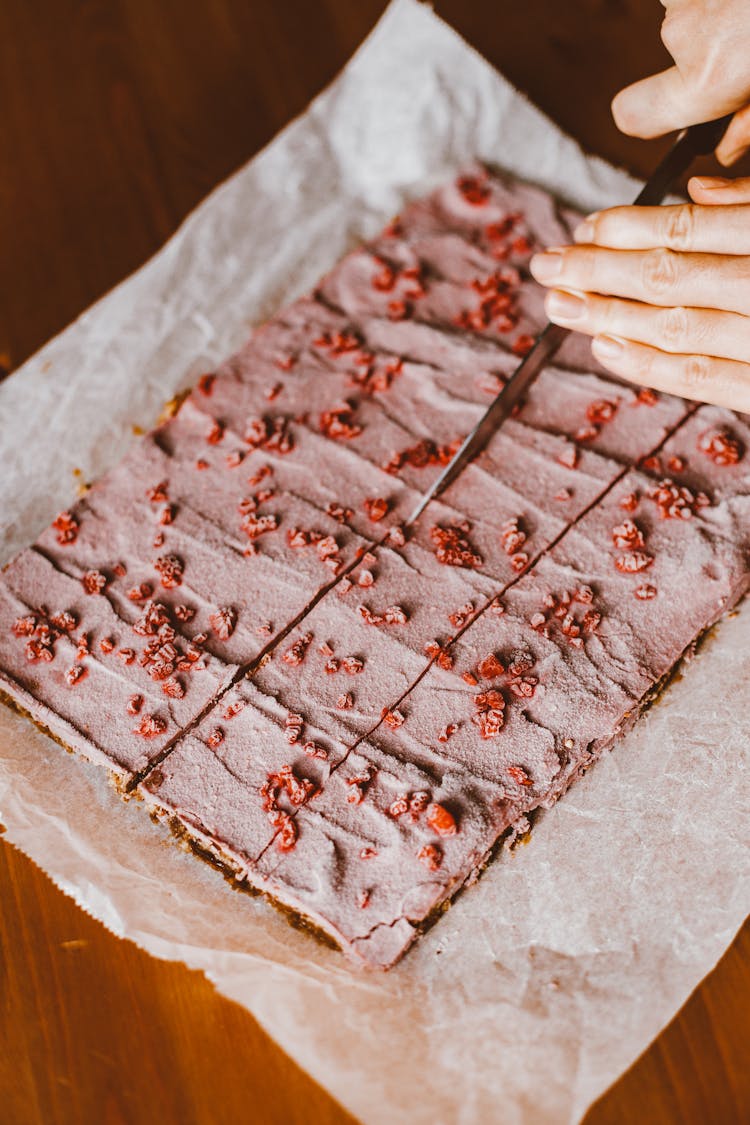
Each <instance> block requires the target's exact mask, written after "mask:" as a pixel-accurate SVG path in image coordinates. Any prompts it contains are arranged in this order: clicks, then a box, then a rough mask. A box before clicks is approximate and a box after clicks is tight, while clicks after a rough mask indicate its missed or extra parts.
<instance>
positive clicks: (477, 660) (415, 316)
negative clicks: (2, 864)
mask: <svg viewBox="0 0 750 1125" xmlns="http://www.w3.org/2000/svg"><path fill="white" fill-rule="evenodd" d="M575 218H576V217H575V216H573V215H572V214H568V213H566V212H564V211H562V210H561V209H560V208H559V207H558V206H557V205H556V204H555V203H554V201H553V200H552V199H550V197H549V196H547V195H545V194H544V193H543V192H541V191H538V190H536V189H534V188H531V187H528V186H525V185H521V184H517V183H510V182H508V181H506V180H504V179H501V178H500V177H498V176H495V175H492V174H490V173H489V172H487V171H486V170H484V169H481V168H474V169H470V170H469V171H467V172H466V173H465V174H463V175H461V176H459V177H458V178H457V179H456V180H455V181H453V182H451V183H450V184H447V185H446V186H445V187H443V188H442V189H440V190H439V191H437V192H435V193H433V195H431V196H430V197H429V198H427V199H425V200H423V201H420V202H417V203H415V204H413V205H411V206H410V207H408V208H407V209H406V210H405V211H404V213H403V214H402V215H401V216H400V217H399V218H398V219H397V220H395V221H394V222H393V223H392V224H391V225H390V226H389V227H388V228H387V229H386V230H385V231H384V232H383V233H382V234H381V235H380V236H379V237H378V238H376V239H375V240H373V242H372V243H370V244H369V245H367V246H364V247H362V248H360V249H358V250H356V251H354V252H353V253H352V254H350V255H348V257H346V258H345V259H344V260H343V261H342V262H340V263H339V264H338V265H337V266H336V267H335V268H334V269H333V270H332V271H331V273H330V274H329V275H328V276H327V277H326V278H324V279H323V281H322V282H321V283H320V285H319V287H318V288H317V289H316V290H315V292H314V293H312V294H311V295H310V296H307V297H303V298H301V299H300V300H298V301H296V302H295V303H294V304H292V305H290V306H289V307H288V308H286V309H284V310H282V311H281V312H279V313H278V314H277V315H276V316H275V317H274V318H273V319H272V320H271V321H270V322H269V323H268V324H266V325H265V326H264V327H263V328H261V329H259V330H258V331H256V332H254V333H253V335H252V336H251V338H250V339H249V340H248V342H247V344H246V345H245V346H244V347H243V348H242V349H241V351H240V352H238V353H237V354H236V355H234V356H232V357H231V358H230V359H229V360H227V361H226V362H225V363H224V364H222V365H221V367H220V368H219V369H218V370H217V371H216V372H212V373H210V374H206V375H205V376H203V377H202V378H201V380H200V381H199V383H198V385H197V386H196V387H195V388H194V389H193V391H192V392H191V394H190V395H189V396H188V397H187V398H186V399H185V401H184V402H183V403H182V404H181V406H180V408H179V410H178V411H177V413H176V415H175V416H174V417H172V418H171V419H170V420H169V421H167V422H165V423H164V424H163V425H161V426H159V427H158V428H156V429H155V430H154V431H152V433H150V434H148V435H146V436H145V437H144V438H143V439H141V440H139V441H137V442H136V443H135V444H134V446H133V448H132V449H131V451H130V453H129V454H128V456H127V457H126V458H125V460H124V461H122V462H121V463H120V464H119V465H118V466H117V467H116V468H115V469H113V470H112V471H111V472H110V473H109V474H107V476H105V477H104V478H103V479H102V480H100V481H99V482H98V483H97V484H95V485H94V486H93V487H92V488H91V490H90V491H89V492H88V494H87V495H86V496H85V497H84V498H83V499H82V500H80V501H79V502H78V503H77V504H76V505H75V506H74V507H73V508H71V509H70V511H68V512H64V513H61V514H60V515H59V516H58V518H57V519H56V520H55V522H54V524H53V525H52V526H51V527H50V528H48V529H47V530H46V531H45V532H44V533H43V534H42V535H41V536H40V537H39V539H38V540H37V541H36V543H34V544H33V545H32V546H31V547H29V548H28V549H26V550H25V551H23V552H22V553H21V554H20V555H18V556H17V557H16V558H15V559H13V560H12V561H11V563H10V564H9V565H8V566H7V567H6V569H5V571H4V572H3V574H2V576H1V578H0V682H1V683H2V688H3V691H4V693H5V695H6V696H7V698H8V699H9V701H11V702H12V703H14V704H15V705H17V706H19V707H20V708H22V709H23V710H24V711H26V712H27V713H28V714H29V715H30V716H31V718H32V719H34V720H35V721H36V722H37V723H38V724H40V725H41V726H43V727H44V728H45V729H47V730H48V731H50V732H51V733H52V734H53V735H54V736H55V737H57V738H58V739H59V740H60V741H61V742H62V743H63V744H64V745H66V746H67V747H69V748H73V749H75V750H77V751H79V752H80V753H82V754H83V755H85V756H86V757H87V758H89V759H91V760H92V761H95V762H99V763H101V764H103V765H105V766H106V767H107V768H108V769H109V770H110V771H112V773H113V774H114V776H115V777H116V779H117V781H118V784H119V786H120V788H121V789H122V790H123V791H124V792H126V793H137V794H138V795H139V796H141V797H142V798H143V800H144V801H145V802H146V804H147V806H148V807H149V809H151V810H152V811H153V812H154V813H155V814H156V815H158V816H166V817H168V818H169V819H170V822H171V824H172V826H173V827H174V828H175V830H176V831H179V832H180V833H181V834H186V835H187V836H188V837H189V838H190V839H191V840H192V841H193V842H194V843H195V845H196V847H197V848H199V849H200V850H201V851H203V852H208V853H210V854H211V855H212V856H214V857H215V858H216V859H217V860H219V861H220V862H221V863H222V864H223V865H224V866H226V867H227V868H229V869H230V870H231V871H232V872H233V873H234V875H235V877H236V879H237V881H238V883H239V884H240V885H246V886H248V887H249V888H254V889H260V890H262V891H264V892H266V893H267V894H268V895H269V896H270V897H271V898H272V899H273V900H274V901H275V902H277V903H279V904H281V905H283V906H284V907H286V908H288V909H289V910H291V911H292V912H293V913H295V914H296V915H299V916H300V917H302V918H303V919H306V920H308V921H309V922H311V923H312V924H313V925H314V926H315V927H317V928H318V929H319V930H320V931H323V932H324V933H325V934H327V935H329V936H330V937H332V938H333V939H334V940H335V941H336V942H337V943H338V944H339V945H340V946H341V947H342V948H343V949H344V950H345V951H346V952H347V953H349V954H350V955H351V956H352V957H353V958H355V959H356V960H357V961H358V962H359V963H360V964H365V965H367V966H371V967H379V968H388V967H389V966H390V965H392V964H393V963H394V962H395V961H396V960H397V959H398V958H399V956H400V955H401V954H402V953H403V952H404V951H405V949H406V948H407V947H408V946H409V945H410V944H411V942H412V941H413V940H414V939H415V937H416V936H417V935H418V934H419V933H420V931H421V930H422V929H424V927H425V926H426V925H427V924H428V923H429V922H430V921H431V920H432V919H434V918H435V917H436V916H437V914H438V912H439V910H440V909H441V908H442V907H443V906H444V905H445V904H447V902H448V900H449V899H450V897H451V896H452V895H453V894H455V893H456V892H457V891H458V890H459V889H460V888H461V887H462V886H464V885H465V884H467V883H468V882H471V881H473V879H474V878H475V877H476V876H477V874H478V873H479V872H480V870H481V869H482V867H483V865H484V864H485V863H486V861H487V859H488V858H489V856H490V855H491V854H492V852H493V850H494V849H495V848H496V846H497V844H498V841H499V840H500V839H501V838H503V837H510V838H514V837H515V836H517V835H519V834H522V833H525V832H527V831H528V829H529V825H530V817H531V815H532V814H533V813H534V811H535V810H537V809H539V808H540V807H543V808H548V807H550V806H551V805H552V804H553V803H554V802H555V801H556V800H557V799H558V797H559V796H560V795H561V794H562V793H563V792H564V791H565V789H566V788H567V787H568V786H569V785H570V784H571V782H572V781H573V780H574V779H575V778H576V777H578V776H579V775H580V774H581V773H582V772H583V771H584V770H585V769H586V768H587V767H588V766H589V765H590V764H591V762H592V761H594V760H595V759H596V757H597V756H598V755H599V754H601V753H602V752H603V750H605V749H607V748H609V747H610V746H611V745H612V743H613V741H614V739H615V738H616V736H617V735H618V734H619V733H621V732H622V731H624V730H626V729H627V728H628V727H629V726H630V725H631V724H632V723H633V722H634V721H635V720H636V718H637V716H638V715H639V713H640V711H641V710H642V708H643V706H644V705H645V704H646V703H647V702H648V701H649V700H650V699H651V698H653V696H654V694H655V691H656V689H657V687H658V685H659V684H660V682H661V681H662V680H663V678H664V677H665V676H666V675H667V674H668V673H669V672H670V670H671V669H672V668H673V667H674V665H675V663H676V662H677V661H678V660H679V658H680V657H681V656H682V655H683V654H684V653H685V652H689V651H690V650H691V646H693V645H694V643H695V640H696V638H697V637H698V636H699V635H700V634H701V633H702V632H703V631H704V630H705V629H706V628H707V627H708V626H710V625H711V624H712V623H713V622H714V621H716V620H717V619H718V618H719V617H720V616H721V615H722V614H723V613H724V612H726V611H727V610H728V609H729V608H730V607H731V606H732V605H734V604H735V603H736V602H737V600H738V599H739V598H740V597H741V596H742V594H743V593H744V592H745V590H746V588H747V552H748V547H749V546H750V544H749V543H748V539H749V538H750V530H749V529H750V513H749V511H748V505H749V504H750V469H748V464H749V463H748V460H747V458H746V457H745V456H744V454H745V450H746V449H747V448H748V443H749V442H750V431H749V430H748V426H747V423H746V422H745V420H744V419H742V418H740V417H738V416H737V415H735V414H732V413H730V412H728V411H724V410H718V409H715V408H709V407H700V408H698V407H696V406H695V405H691V404H688V403H685V402H683V401H682V400H680V399H675V398H670V397H668V396H664V395H656V394H652V393H651V392H637V391H636V390H634V389H633V388H631V387H626V386H624V385H621V384H619V383H618V382H616V381H614V380H611V379H608V378H607V377H605V376H604V375H603V373H602V372H601V371H599V370H595V369H594V365H593V363H592V361H591V360H590V359H589V353H588V347H587V345H586V342H585V341H583V340H582V339H578V338H571V339H570V340H569V341H567V342H566V345H565V347H564V348H563V349H562V351H561V352H560V355H559V357H558V358H557V360H556V362H555V365H554V367H550V368H548V369H547V370H546V371H545V372H544V373H543V374H542V375H541V376H540V377H539V379H538V380H537V382H536V384H535V385H534V387H533V388H532V390H531V391H530V393H529V396H528V399H527V401H526V403H525V404H524V405H523V407H522V408H521V410H520V411H518V412H517V414H516V416H515V417H513V418H511V419H509V420H508V421H507V422H506V424H505V425H504V426H503V428H502V430H501V431H500V432H499V433H497V434H496V435H495V437H494V438H493V440H492V441H491V442H490V443H489V445H488V447H487V449H486V450H485V451H484V453H483V454H482V455H481V456H480V457H479V458H478V459H477V460H476V462H475V463H474V464H472V465H470V466H469V467H468V468H467V469H466V470H465V471H464V473H463V474H462V476H461V477H460V478H459V479H458V480H457V481H456V482H454V484H453V485H452V486H451V487H450V488H449V489H448V490H447V491H446V493H445V494H444V495H443V496H442V497H441V498H440V499H439V500H438V501H434V502H433V503H431V504H430V505H429V506H428V508H427V510H426V511H425V513H424V515H423V516H422V517H421V519H420V520H419V521H418V523H417V525H416V526H415V527H413V528H409V529H407V530H404V527H403V525H404V523H405V521H406V519H407V517H408V515H409V513H410V512H411V511H412V510H413V508H414V507H415V505H416V502H417V499H418V497H419V495H420V493H421V492H422V491H424V489H426V488H427V487H428V486H429V484H430V483H431V481H432V480H433V479H434V477H435V474H437V473H438V472H439V471H440V469H441V467H442V466H443V465H444V464H445V463H446V462H447V460H448V459H449V458H450V456H451V455H452V452H453V451H454V449H455V448H456V444H457V442H459V441H460V440H461V438H462V437H463V436H464V435H465V434H466V433H467V432H468V430H469V429H470V428H471V427H472V426H473V425H474V423H475V422H476V421H477V419H478V418H479V417H480V416H481V413H482V411H483V409H484V408H485V406H486V405H487V404H488V403H489V401H491V398H492V396H493V395H494V394H496V393H497V390H498V389H499V388H500V387H501V386H502V383H503V380H504V378H505V377H507V376H508V374H510V372H512V370H513V368H514V366H515V365H516V363H517V362H518V357H519V356H520V355H522V354H524V353H525V352H526V351H527V350H528V348H529V347H530V346H531V343H532V341H533V336H534V335H535V334H536V333H537V332H538V331H539V329H540V327H541V326H542V323H543V320H544V314H543V303H542V302H543V295H542V292H541V290H540V289H539V288H538V287H537V286H536V285H534V283H533V282H531V281H530V279H529V276H528V273H527V270H526V264H527V262H528V258H529V256H530V254H531V253H532V251H533V249H534V248H535V247H537V246H543V245H549V244H556V243H560V242H564V241H567V240H568V239H569V224H570V222H571V221H574V220H575ZM561 862H564V860H561Z"/></svg>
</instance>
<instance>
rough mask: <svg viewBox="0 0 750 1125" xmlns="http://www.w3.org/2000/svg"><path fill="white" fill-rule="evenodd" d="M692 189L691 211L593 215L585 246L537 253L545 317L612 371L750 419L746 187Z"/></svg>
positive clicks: (534, 265) (718, 184)
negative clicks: (576, 335)
mask: <svg viewBox="0 0 750 1125" xmlns="http://www.w3.org/2000/svg"><path fill="white" fill-rule="evenodd" d="M688 190H689V192H690V196H691V198H692V199H693V200H694V201H695V203H694V204H689V203H688V204H682V205H679V206H676V207H613V208H612V209H611V210H608V211H600V212H597V213H596V214H593V215H589V216H588V218H587V219H585V220H584V222H583V223H582V224H581V225H580V226H579V227H578V229H577V230H576V232H575V234H574V238H575V240H576V242H577V243H579V244H581V245H578V246H568V247H562V248H557V249H553V250H548V251H546V252H545V253H543V254H536V255H535V256H534V257H533V258H532V260H531V272H532V274H533V276H534V277H535V278H536V279H537V281H540V282H541V283H542V285H546V286H547V287H549V288H550V289H551V292H550V293H548V295H547V298H546V302H545V304H546V309H547V315H548V316H549V318H550V320H553V321H554V322H555V323H556V324H562V325H564V326H565V327H566V328H572V329H575V330H576V331H578V332H584V333H586V334H587V335H589V336H593V337H594V340H593V343H592V351H593V353H594V355H595V356H596V358H597V359H598V360H599V362H600V363H601V364H602V365H603V366H604V367H606V368H607V369H608V370H609V371H612V372H613V373H614V374H616V375H619V376H621V377H623V378H625V379H630V380H631V381H632V382H634V383H640V384H643V385H645V386H649V387H654V388H656V389H657V390H662V391H666V392H669V393H670V394H676V395H681V396H682V397H683V398H690V399H697V400H699V401H701V402H711V403H714V404H715V405H717V406H725V407H729V408H730V409H732V410H740V411H745V412H750V179H744V180H717V179H713V180H708V179H704V180H701V179H697V178H694V179H692V180H691V181H690V183H689V184H688ZM610 294H611V296H610Z"/></svg>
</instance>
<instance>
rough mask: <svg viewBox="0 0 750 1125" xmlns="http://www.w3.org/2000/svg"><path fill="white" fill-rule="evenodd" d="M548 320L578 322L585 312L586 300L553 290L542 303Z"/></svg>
mask: <svg viewBox="0 0 750 1125" xmlns="http://www.w3.org/2000/svg"><path fill="white" fill-rule="evenodd" d="M544 307H545V309H546V310H547V316H548V317H549V318H550V320H580V319H581V317H582V316H584V314H585V312H586V300H585V298H584V297H579V296H578V294H576V293H567V292H565V290H563V289H553V290H552V292H551V293H548V294H547V297H546V299H545V302H544Z"/></svg>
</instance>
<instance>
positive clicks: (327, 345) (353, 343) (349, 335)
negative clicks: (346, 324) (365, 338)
mask: <svg viewBox="0 0 750 1125" xmlns="http://www.w3.org/2000/svg"><path fill="white" fill-rule="evenodd" d="M360 343H361V340H360V338H359V336H357V335H355V333H354V332H324V333H323V335H322V336H318V337H317V339H315V340H313V346H314V347H316V348H320V349H321V350H325V351H329V352H330V353H331V355H345V354H346V353H347V352H355V351H357V349H358V348H359V346H360Z"/></svg>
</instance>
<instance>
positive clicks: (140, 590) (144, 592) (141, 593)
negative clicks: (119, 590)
mask: <svg viewBox="0 0 750 1125" xmlns="http://www.w3.org/2000/svg"><path fill="white" fill-rule="evenodd" d="M153 592H154V588H153V586H152V585H151V583H150V582H141V584H140V586H132V587H131V588H130V589H129V590H128V591H127V593H126V595H125V596H126V597H127V598H129V599H130V601H131V602H145V601H147V600H148V599H149V598H150V597H151V595H152V594H153Z"/></svg>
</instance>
